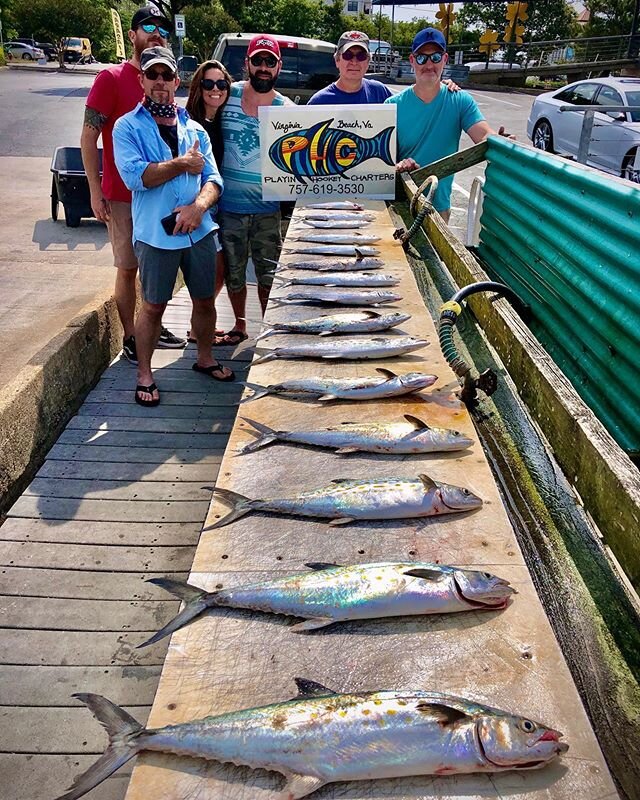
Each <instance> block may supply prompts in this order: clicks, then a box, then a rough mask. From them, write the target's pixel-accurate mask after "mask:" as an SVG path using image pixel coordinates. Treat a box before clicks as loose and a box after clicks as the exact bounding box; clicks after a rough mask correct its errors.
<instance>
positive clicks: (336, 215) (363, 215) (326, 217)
mask: <svg viewBox="0 0 640 800" xmlns="http://www.w3.org/2000/svg"><path fill="white" fill-rule="evenodd" d="M298 219H301V220H302V221H303V222H304V221H306V220H316V221H318V222H332V221H336V222H359V221H361V220H364V221H365V222H373V220H374V219H375V214H370V213H368V212H364V211H307V212H306V214H305V215H304V216H303V217H298Z"/></svg>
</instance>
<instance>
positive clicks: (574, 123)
mask: <svg viewBox="0 0 640 800" xmlns="http://www.w3.org/2000/svg"><path fill="white" fill-rule="evenodd" d="M572 105H573V106H585V105H586V106H633V107H634V108H632V109H631V110H630V111H626V112H620V111H607V112H598V111H597V112H596V114H595V117H594V126H593V132H592V134H591V141H590V142H589V153H588V157H587V164H588V165H589V166H590V167H595V168H596V169H600V170H603V171H604V172H609V173H611V174H612V175H618V176H620V177H622V178H627V179H628V180H630V181H633V182H634V183H640V155H638V158H636V154H637V153H638V150H639V148H640V79H638V78H593V79H589V80H584V81H577V82H576V83H571V84H569V86H565V88H564V89H556V90H555V91H553V92H545V93H544V94H541V95H538V97H536V99H535V100H534V101H533V105H532V106H531V111H530V113H529V119H528V120H527V136H528V137H529V138H530V139H531V141H532V142H533V146H534V147H538V148H540V150H546V151H547V152H549V153H560V154H562V155H565V154H569V155H572V156H574V157H575V156H576V155H577V154H578V149H579V146H580V134H581V132H582V122H583V120H584V109H580V108H576V110H575V111H560V107H561V106H572Z"/></svg>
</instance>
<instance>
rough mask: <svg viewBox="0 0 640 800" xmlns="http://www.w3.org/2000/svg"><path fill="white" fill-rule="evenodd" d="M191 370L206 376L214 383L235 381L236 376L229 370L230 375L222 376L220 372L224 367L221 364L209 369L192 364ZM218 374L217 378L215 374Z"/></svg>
mask: <svg viewBox="0 0 640 800" xmlns="http://www.w3.org/2000/svg"><path fill="white" fill-rule="evenodd" d="M191 369H193V370H195V371H196V372H201V373H202V374H203V375H208V376H209V377H210V378H213V379H214V381H225V382H226V381H235V379H236V376H235V373H234V372H233V370H231V375H228V376H226V377H225V376H223V375H222V370H223V369H224V367H223V366H222V364H214V365H213V366H211V367H201V366H199V365H198V364H192V365H191ZM216 372H219V373H220V377H218V376H217V375H216V374H215V373H216Z"/></svg>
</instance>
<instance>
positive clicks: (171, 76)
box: [144, 69, 176, 83]
mask: <svg viewBox="0 0 640 800" xmlns="http://www.w3.org/2000/svg"><path fill="white" fill-rule="evenodd" d="M144 77H145V78H146V79H147V80H148V81H157V80H158V78H162V80H163V81H164V82H165V83H171V81H175V79H176V75H175V72H169V71H168V70H164V69H162V70H157V71H156V70H155V69H149V70H147V71H146V72H145V73H144Z"/></svg>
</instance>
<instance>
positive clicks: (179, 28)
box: [173, 14, 187, 39]
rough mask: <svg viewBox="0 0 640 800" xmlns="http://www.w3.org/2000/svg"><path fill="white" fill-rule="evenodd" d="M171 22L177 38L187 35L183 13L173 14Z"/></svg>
mask: <svg viewBox="0 0 640 800" xmlns="http://www.w3.org/2000/svg"><path fill="white" fill-rule="evenodd" d="M173 23H174V25H175V30H176V36H177V37H178V39H184V37H185V36H186V35H187V29H186V26H185V22H184V14H174V17H173Z"/></svg>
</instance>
